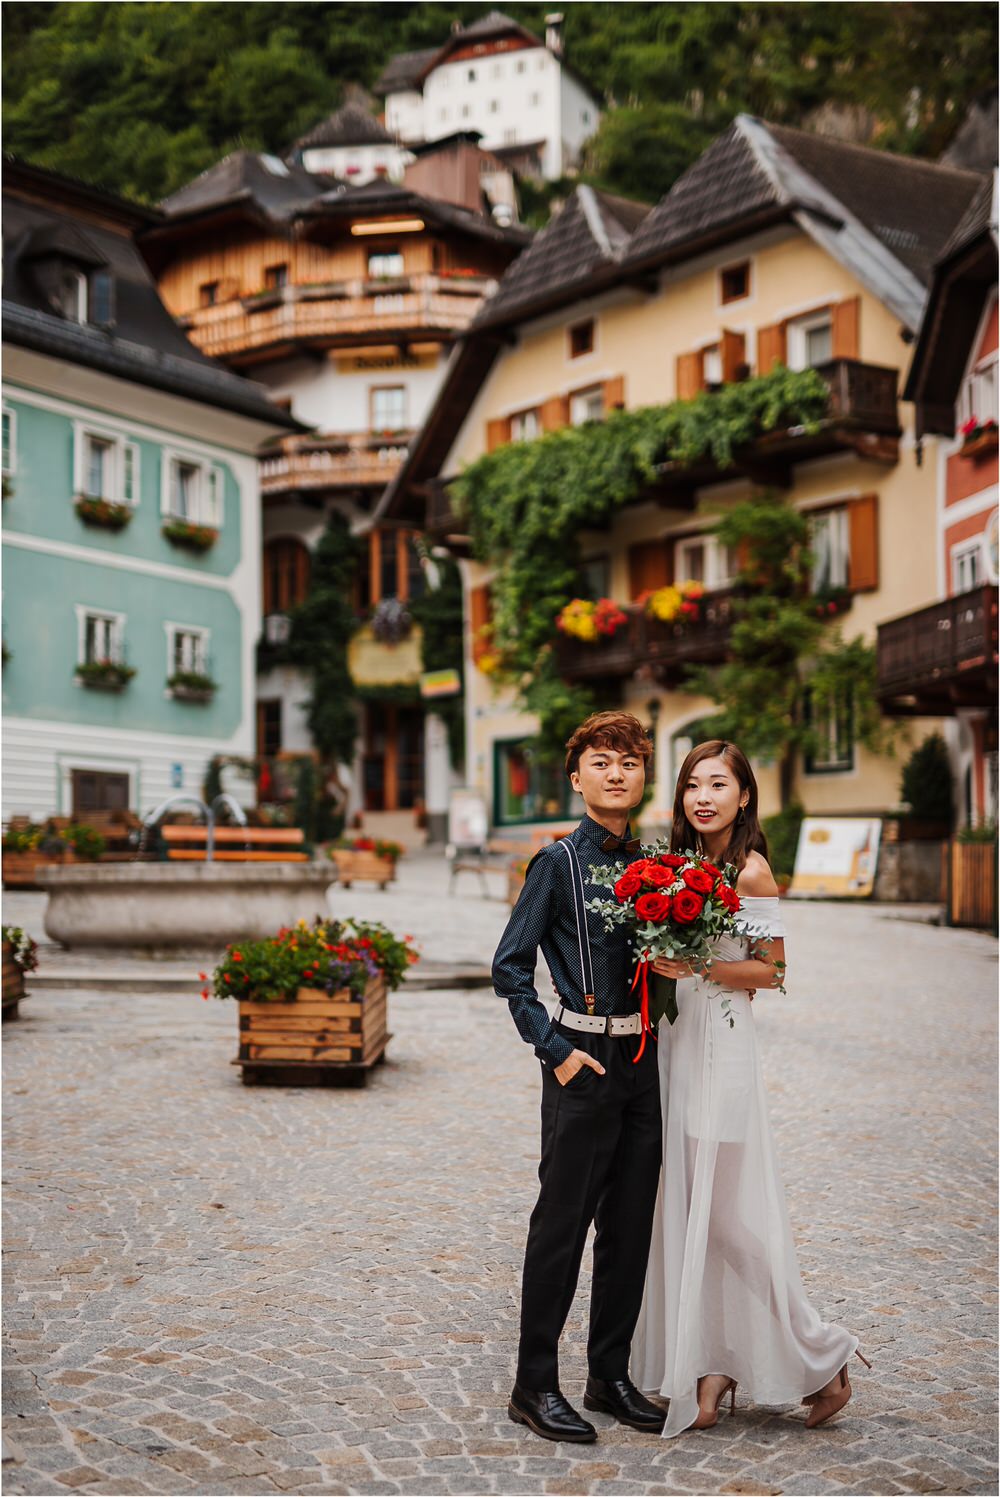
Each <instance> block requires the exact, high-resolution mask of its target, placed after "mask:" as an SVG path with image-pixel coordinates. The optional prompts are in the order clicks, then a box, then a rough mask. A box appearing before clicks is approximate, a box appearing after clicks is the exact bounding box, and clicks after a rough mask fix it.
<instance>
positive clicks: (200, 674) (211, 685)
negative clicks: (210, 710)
mask: <svg viewBox="0 0 1000 1497" xmlns="http://www.w3.org/2000/svg"><path fill="white" fill-rule="evenodd" d="M167 687H168V689H169V690H170V691H172V692H173V694H174V696H175V697H179V698H180V699H181V700H182V701H188V702H209V701H211V699H212V697H213V696H214V695H215V693H216V691H218V689H219V687H218V682H217V681H213V680H212V677H211V676H209V675H206V674H205V672H204V671H174V673H173V675H172V676H168V677H167Z"/></svg>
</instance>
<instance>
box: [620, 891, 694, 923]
mask: <svg viewBox="0 0 1000 1497" xmlns="http://www.w3.org/2000/svg"><path fill="white" fill-rule="evenodd" d="M670 905H671V901H670V896H669V894H642V895H640V896H639V898H638V899H637V900H636V902H635V912H636V914H637V915H638V916H639V918H640V920H655V921H656V923H657V924H659V923H660V922H661V921H662V920H667V919H669V916H670ZM698 908H699V909H700V908H701V905H700V903H699V906H698Z"/></svg>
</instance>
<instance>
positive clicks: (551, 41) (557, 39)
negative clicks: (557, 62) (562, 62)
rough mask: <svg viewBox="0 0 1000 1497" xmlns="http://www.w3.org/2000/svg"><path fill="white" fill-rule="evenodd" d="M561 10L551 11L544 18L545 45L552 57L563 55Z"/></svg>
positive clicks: (562, 18) (563, 18)
mask: <svg viewBox="0 0 1000 1497" xmlns="http://www.w3.org/2000/svg"><path fill="white" fill-rule="evenodd" d="M565 19H566V18H565V16H564V15H563V13H562V11H561V10H554V11H551V12H550V13H549V14H548V15H547V16H546V17H545V45H546V46H547V47H548V49H549V51H550V52H551V53H552V56H553V57H561V56H562V55H563V35H562V29H563V21H564V20H565Z"/></svg>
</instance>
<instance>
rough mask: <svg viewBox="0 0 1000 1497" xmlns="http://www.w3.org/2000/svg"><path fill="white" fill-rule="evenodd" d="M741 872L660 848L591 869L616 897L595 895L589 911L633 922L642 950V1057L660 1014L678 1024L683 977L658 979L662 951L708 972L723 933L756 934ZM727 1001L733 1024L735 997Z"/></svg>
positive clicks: (611, 920) (607, 919) (608, 920)
mask: <svg viewBox="0 0 1000 1497" xmlns="http://www.w3.org/2000/svg"><path fill="white" fill-rule="evenodd" d="M643 851H644V852H645V849H643ZM735 873H736V870H735V869H734V868H731V867H727V868H725V869H722V868H717V867H716V866H715V864H714V863H710V862H709V861H708V860H707V858H703V857H701V856H700V855H699V854H698V853H693V852H685V853H683V854H680V853H671V852H660V851H657V850H656V849H655V848H654V849H652V850H651V851H650V852H649V854H648V855H647V856H644V857H642V858H638V859H636V861H635V862H634V863H629V864H628V866H627V867H624V868H623V867H622V865H621V864H618V865H617V866H615V867H612V868H591V870H590V877H591V882H592V883H595V884H598V885H600V886H601V887H604V888H609V889H611V890H612V892H613V896H614V897H613V898H608V899H592V900H590V902H589V904H588V906H587V907H588V909H591V910H596V911H597V912H598V913H599V914H600V915H601V916H602V917H603V919H604V923H605V926H606V927H607V928H608V929H609V930H610V929H611V928H612V927H613V926H615V925H625V926H627V927H629V929H630V930H631V932H632V934H633V938H634V944H635V946H636V949H637V953H638V962H637V965H636V971H635V979H634V981H633V984H632V986H633V990H634V989H635V988H639V990H640V993H641V1012H642V1043H641V1045H640V1046H639V1053H638V1055H636V1057H635V1058H636V1060H638V1059H639V1058H640V1056H641V1055H642V1053H643V1050H644V1049H645V1046H646V1035H647V1034H652V1035H653V1037H654V1039H655V1037H656V1036H655V1033H654V1031H655V1029H656V1026H657V1024H658V1023H659V1021H660V1019H661V1018H662V1017H663V1016H664V1015H666V1019H667V1022H668V1023H669V1024H672V1023H673V1022H674V1020H675V1019H676V1018H677V983H676V981H675V980H674V979H673V978H671V977H661V976H660V975H659V974H658V973H655V972H654V973H653V974H652V983H650V967H651V964H652V962H653V961H655V959H656V958H657V957H658V956H666V957H676V958H677V959H678V960H681V961H688V962H690V963H691V965H692V966H694V967H696V968H698V969H699V970H700V971H701V972H703V973H707V972H708V970H709V968H710V967H711V965H712V944H713V942H715V941H717V940H718V939H719V937H720V936H726V935H735V936H743V935H749V934H753V932H752V931H751V930H750V929H749V927H748V925H747V923H746V921H745V919H741V918H740V908H741V904H740V896H739V895H738V894H737V892H736V890H735V888H734V887H733V884H734V881H735ZM651 986H652V990H653V992H652V997H650V987H651ZM723 1007H724V1011H725V1014H726V1018H727V1019H728V1021H729V1026H730V1028H732V1027H733V1024H734V1022H735V1021H734V1019H733V1015H732V1012H731V1010H730V1008H729V1000H728V999H724V1000H723Z"/></svg>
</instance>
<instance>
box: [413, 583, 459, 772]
mask: <svg viewBox="0 0 1000 1497" xmlns="http://www.w3.org/2000/svg"><path fill="white" fill-rule="evenodd" d="M425 577H426V585H425V588H424V592H423V594H422V596H421V597H419V598H416V599H415V600H414V601H413V602H412V603H411V604H410V605H409V607H410V614H411V617H412V618H413V621H414V623H416V624H419V625H420V628H421V630H422V631H423V640H422V644H421V657H422V660H423V667H424V670H425V671H443V670H457V671H458V675H459V680H460V681H462V684H463V691H462V692H461V693H459V695H457V696H453V697H438V698H436V699H434V700H433V701H431V702H429V703H428V710H429V711H432V712H434V713H436V714H437V716H438V717H440V718H441V720H442V722H443V723H444V725H445V728H446V729H447V732H448V749H449V752H450V754H451V762H452V764H454V765H455V766H456V767H457V766H459V765H461V763H462V761H463V759H464V757H465V755H464V747H465V732H464V713H463V702H464V684H465V683H464V674H463V659H462V653H463V652H462V576H461V573H460V572H459V570H458V565H457V563H456V562H455V561H454V560H453V559H452V558H451V557H450V556H449V557H440V558H439V557H436V556H427V555H425ZM432 583H436V586H432V585H431V584H432Z"/></svg>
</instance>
